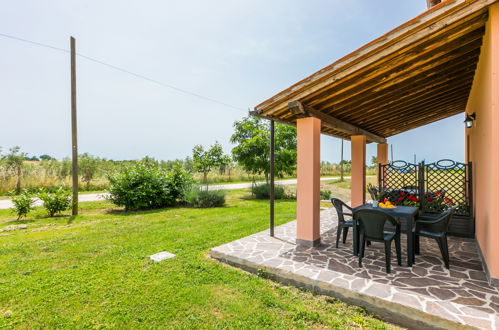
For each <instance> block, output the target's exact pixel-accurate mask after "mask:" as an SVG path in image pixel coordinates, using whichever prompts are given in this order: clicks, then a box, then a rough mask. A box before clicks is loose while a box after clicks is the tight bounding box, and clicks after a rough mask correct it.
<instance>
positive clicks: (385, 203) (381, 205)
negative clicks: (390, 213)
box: [378, 200, 397, 210]
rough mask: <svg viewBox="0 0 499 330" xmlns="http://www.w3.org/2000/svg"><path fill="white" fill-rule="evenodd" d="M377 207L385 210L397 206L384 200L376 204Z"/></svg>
mask: <svg viewBox="0 0 499 330" xmlns="http://www.w3.org/2000/svg"><path fill="white" fill-rule="evenodd" d="M378 206H379V207H381V208H383V209H387V210H391V209H396V208H397V207H396V206H395V205H393V204H392V203H391V202H390V201H386V200H385V201H384V202H381V203H379V204H378Z"/></svg>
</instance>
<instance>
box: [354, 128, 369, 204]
mask: <svg viewBox="0 0 499 330" xmlns="http://www.w3.org/2000/svg"><path fill="white" fill-rule="evenodd" d="M351 141H352V183H351V184H352V187H351V192H352V193H351V195H352V196H351V198H352V204H351V205H352V207H356V206H360V205H362V204H365V202H366V193H365V189H366V137H365V136H364V135H353V136H352V137H351Z"/></svg>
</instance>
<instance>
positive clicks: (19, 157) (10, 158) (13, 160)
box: [3, 146, 27, 194]
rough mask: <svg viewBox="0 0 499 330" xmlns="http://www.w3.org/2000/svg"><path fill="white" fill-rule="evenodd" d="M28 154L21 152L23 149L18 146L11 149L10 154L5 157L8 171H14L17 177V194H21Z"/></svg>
mask: <svg viewBox="0 0 499 330" xmlns="http://www.w3.org/2000/svg"><path fill="white" fill-rule="evenodd" d="M26 155H27V154H26V153H25V152H21V148H20V147H18V146H16V147H13V148H10V149H9V153H8V154H7V155H5V156H3V159H4V160H5V165H6V167H7V170H10V171H13V172H14V173H16V175H17V186H16V193H17V194H19V193H20V192H21V178H22V175H23V164H24V159H25V158H26Z"/></svg>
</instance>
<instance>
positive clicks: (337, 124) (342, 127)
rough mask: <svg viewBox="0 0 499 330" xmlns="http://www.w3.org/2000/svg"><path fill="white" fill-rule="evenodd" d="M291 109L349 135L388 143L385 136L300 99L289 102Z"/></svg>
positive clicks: (297, 113) (294, 112)
mask: <svg viewBox="0 0 499 330" xmlns="http://www.w3.org/2000/svg"><path fill="white" fill-rule="evenodd" d="M288 108H289V111H290V112H291V113H293V114H295V115H302V116H303V115H304V116H310V117H315V118H317V119H320V120H321V122H322V125H323V126H326V127H330V128H333V129H335V130H337V131H341V132H345V133H348V134H349V135H364V136H365V137H366V138H367V140H369V141H371V142H377V143H386V139H385V138H384V137H381V136H378V135H376V134H373V133H371V132H368V131H366V130H364V129H362V128H360V127H357V126H354V125H352V124H349V123H347V122H345V121H343V120H340V119H337V118H334V117H332V116H330V115H326V114H324V113H322V112H320V111H317V110H315V109H314V108H312V107H309V106H307V105H305V104H303V103H301V102H300V101H292V102H289V104H288Z"/></svg>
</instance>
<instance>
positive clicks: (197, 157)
mask: <svg viewBox="0 0 499 330" xmlns="http://www.w3.org/2000/svg"><path fill="white" fill-rule="evenodd" d="M223 156H224V154H223V149H222V146H221V145H220V144H219V143H218V142H215V144H214V145H212V146H211V147H210V149H209V150H206V151H205V150H204V147H203V146H202V145H197V146H195V147H194V148H193V149H192V162H193V169H194V171H196V172H199V173H203V182H204V183H205V184H206V186H207V187H208V174H209V173H210V171H211V170H212V169H213V168H215V167H220V166H221V164H223V162H224V160H223Z"/></svg>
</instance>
